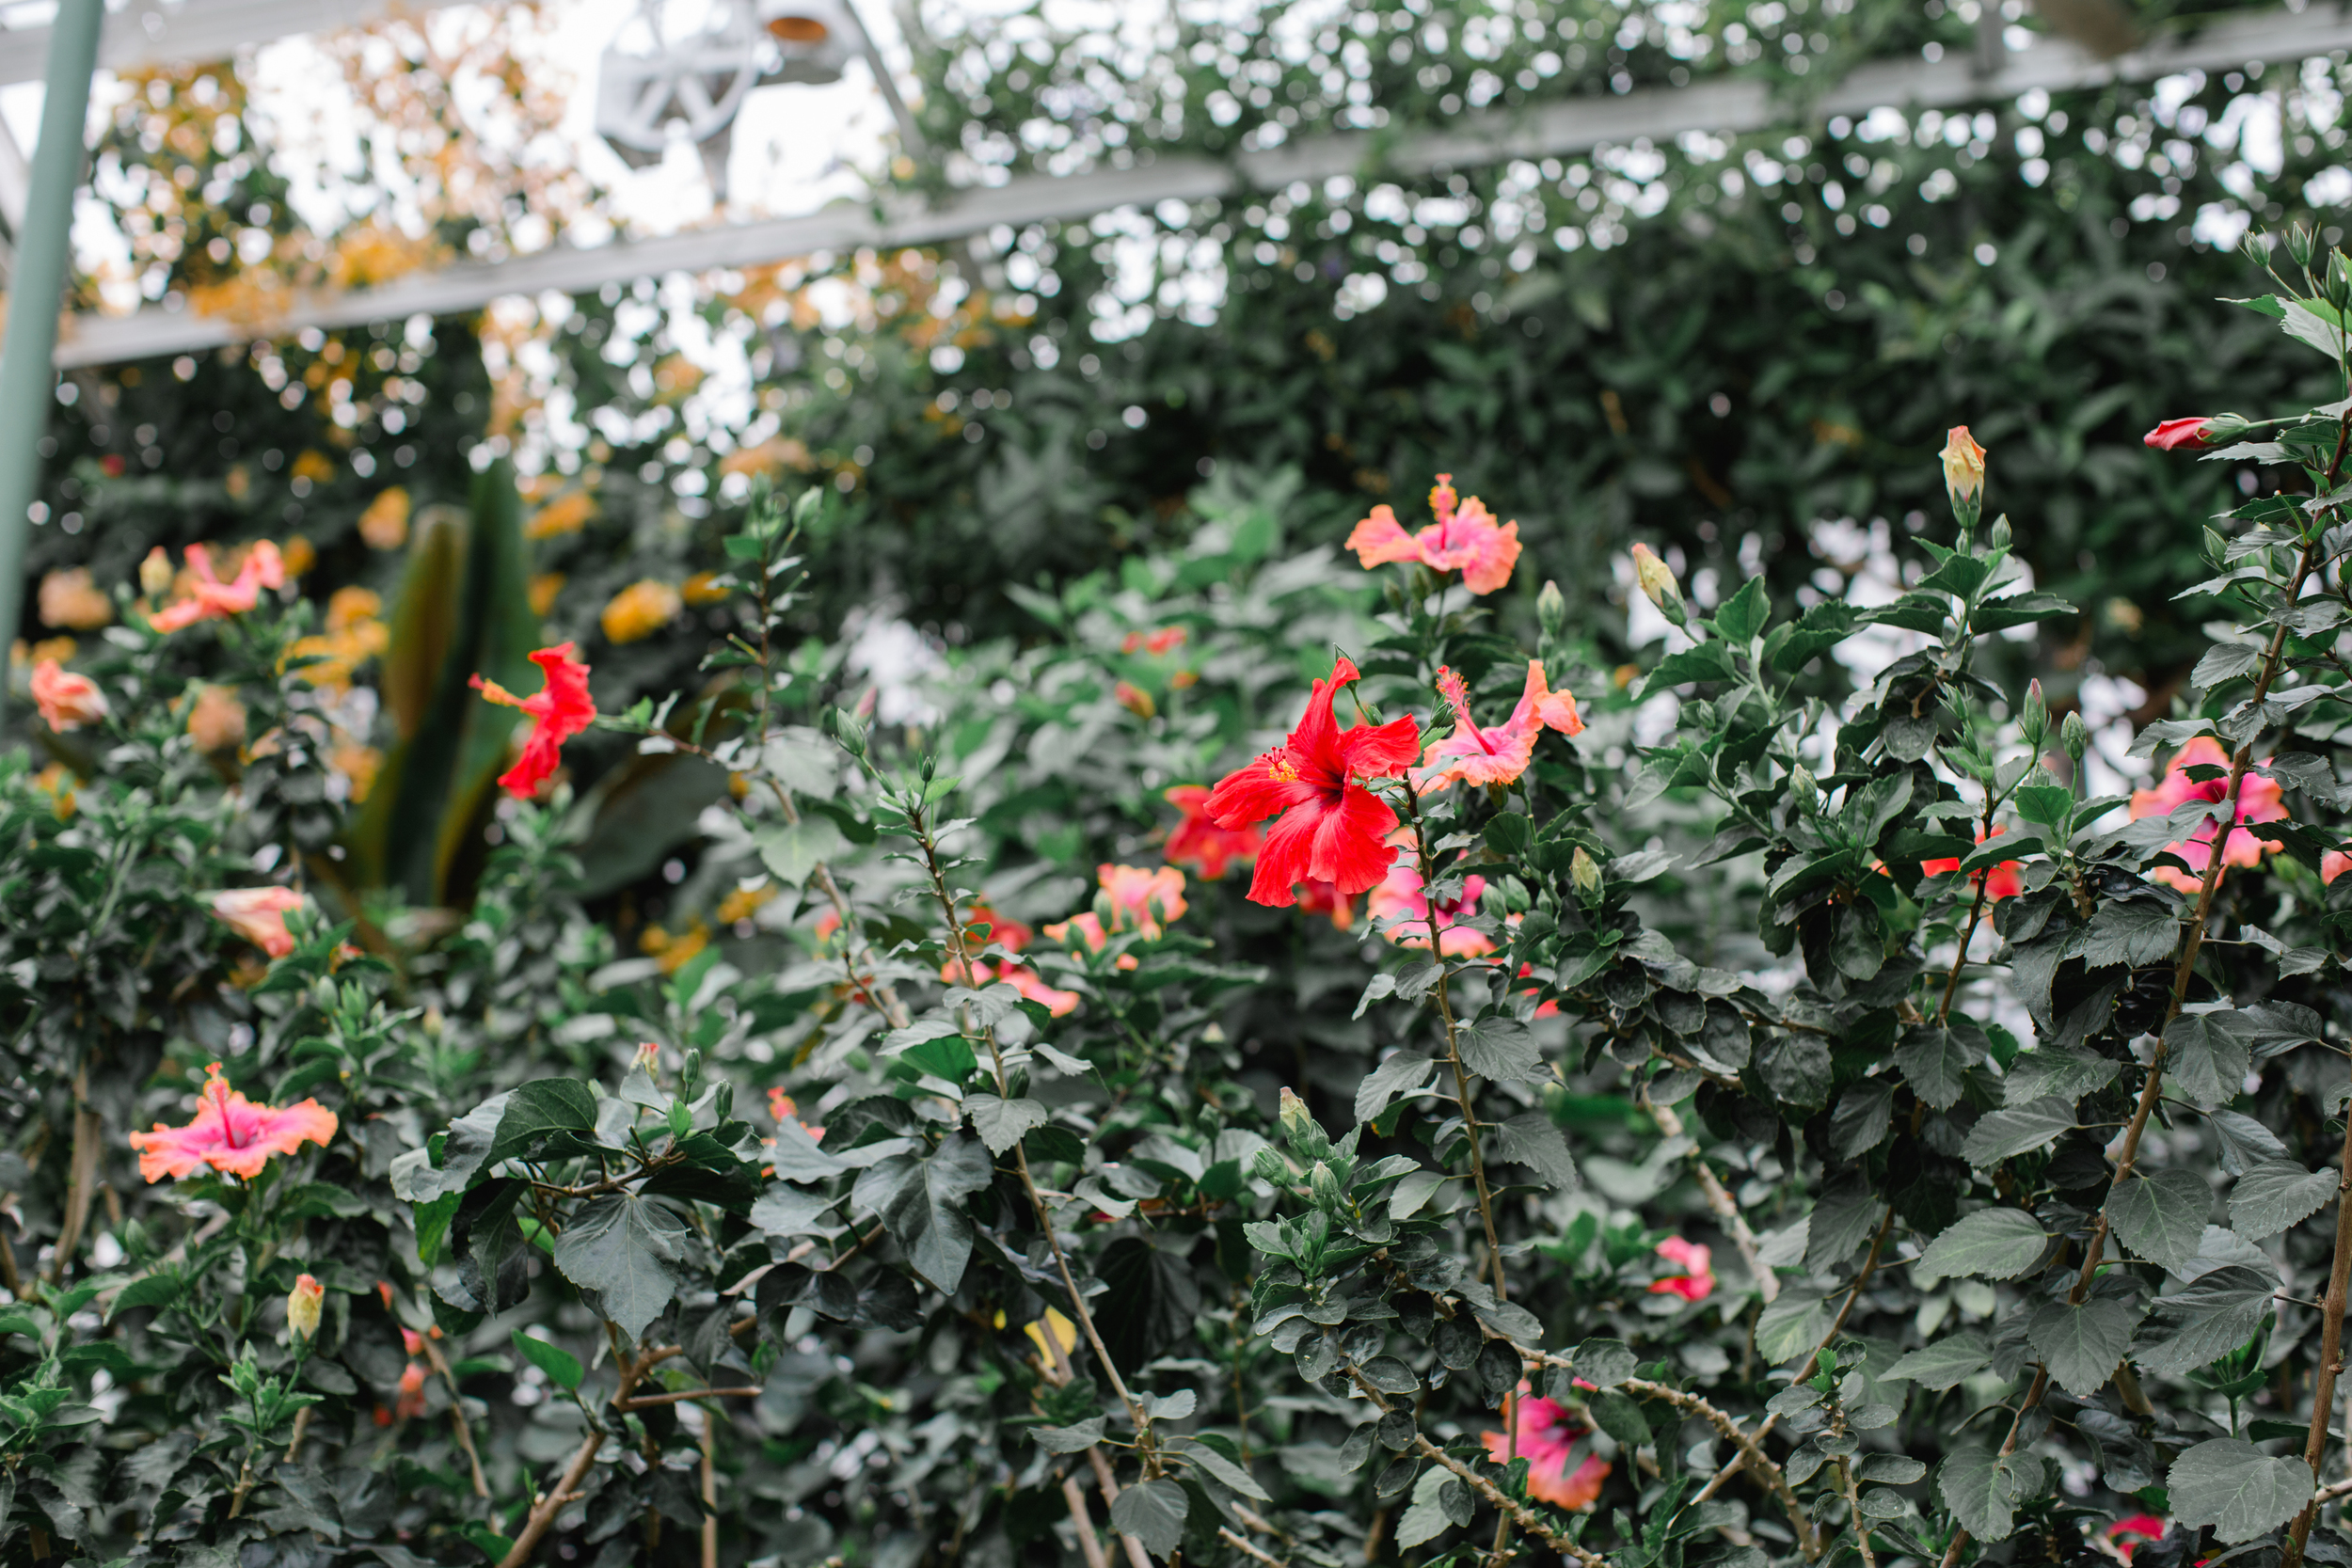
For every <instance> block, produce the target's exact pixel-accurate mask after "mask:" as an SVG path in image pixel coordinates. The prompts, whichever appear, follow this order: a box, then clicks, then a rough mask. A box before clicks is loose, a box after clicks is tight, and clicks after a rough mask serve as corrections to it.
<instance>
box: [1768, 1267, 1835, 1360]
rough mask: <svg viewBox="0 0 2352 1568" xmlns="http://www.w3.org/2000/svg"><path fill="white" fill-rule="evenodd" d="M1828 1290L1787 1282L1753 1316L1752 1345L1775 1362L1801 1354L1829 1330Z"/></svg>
mask: <svg viewBox="0 0 2352 1568" xmlns="http://www.w3.org/2000/svg"><path fill="white" fill-rule="evenodd" d="M1829 1323H1830V1307H1829V1292H1828V1291H1823V1290H1820V1289H1819V1288H1817V1287H1813V1286H1796V1285H1792V1286H1788V1287H1785V1288H1784V1289H1783V1290H1782V1291H1781V1292H1780V1295H1779V1296H1778V1297H1777V1298H1776V1299H1775V1300H1774V1301H1773V1302H1772V1305H1771V1306H1770V1307H1766V1308H1764V1310H1763V1311H1762V1312H1761V1313H1759V1314H1757V1316H1756V1353H1757V1354H1760V1355H1762V1356H1763V1357H1764V1359H1765V1360H1767V1361H1771V1362H1774V1363H1778V1362H1782V1361H1787V1360H1788V1359H1789V1358H1790V1357H1792V1356H1798V1355H1803V1354H1806V1353H1807V1352H1809V1351H1810V1350H1812V1349H1813V1347H1814V1346H1816V1345H1818V1344H1820V1342H1821V1337H1822V1336H1823V1335H1825V1334H1827V1333H1828V1332H1829Z"/></svg>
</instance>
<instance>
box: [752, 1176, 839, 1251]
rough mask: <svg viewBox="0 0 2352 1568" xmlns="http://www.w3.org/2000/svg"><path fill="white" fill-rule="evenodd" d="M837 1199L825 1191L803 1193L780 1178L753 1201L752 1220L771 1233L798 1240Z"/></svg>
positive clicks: (814, 1227) (788, 1239)
mask: <svg viewBox="0 0 2352 1568" xmlns="http://www.w3.org/2000/svg"><path fill="white" fill-rule="evenodd" d="M836 1201H838V1200H837V1199H834V1198H829V1197H827V1196H824V1195H823V1194H822V1193H804V1192H803V1191H801V1189H800V1188H798V1187H787V1186H786V1185H785V1184H784V1183H782V1182H777V1183H776V1184H775V1185H774V1186H771V1187H770V1188H769V1189H768V1190H767V1191H766V1192H765V1193H762V1194H761V1195H760V1196H759V1198H758V1200H757V1201H755V1203H753V1205H752V1212H751V1221H752V1223H753V1224H754V1225H755V1226H757V1227H759V1228H760V1229H762V1230H764V1231H766V1232H767V1233H768V1234H769V1235H771V1236H775V1237H780V1238H782V1239H784V1240H786V1241H797V1240H799V1239H800V1238H801V1237H803V1236H805V1235H807V1234H808V1233H809V1232H810V1231H812V1230H815V1229H817V1228H818V1222H819V1221H821V1220H822V1219H823V1218H824V1216H825V1213H826V1212H827V1211H828V1210H830V1209H832V1208H833V1206H834V1203H835V1202H836Z"/></svg>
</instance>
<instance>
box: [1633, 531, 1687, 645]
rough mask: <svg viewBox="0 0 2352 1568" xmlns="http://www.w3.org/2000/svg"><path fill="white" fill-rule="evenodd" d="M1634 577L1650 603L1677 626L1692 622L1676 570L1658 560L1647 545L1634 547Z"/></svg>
mask: <svg viewBox="0 0 2352 1568" xmlns="http://www.w3.org/2000/svg"><path fill="white" fill-rule="evenodd" d="M1633 576H1634V578H1635V580H1637V581H1638V582H1640V583H1641V585H1642V592H1643V593H1645V594H1648V595H1649V602H1650V603H1652V604H1654V605H1656V606H1657V607H1658V608H1659V610H1660V611H1661V613H1662V614H1663V615H1664V616H1665V617H1666V619H1667V620H1669V621H1672V622H1673V623H1674V624H1675V625H1676V626H1682V625H1684V624H1685V623H1687V622H1688V621H1689V620H1690V618H1691V617H1690V611H1689V610H1685V609H1684V608H1683V604H1682V585H1681V584H1680V583H1678V582H1677V581H1675V575H1674V569H1673V568H1672V567H1670V566H1668V565H1667V564H1666V563H1665V562H1662V561H1661V560H1659V559H1658V556H1657V554H1656V553H1655V552H1654V551H1652V550H1651V549H1650V547H1649V546H1647V545H1636V546H1633Z"/></svg>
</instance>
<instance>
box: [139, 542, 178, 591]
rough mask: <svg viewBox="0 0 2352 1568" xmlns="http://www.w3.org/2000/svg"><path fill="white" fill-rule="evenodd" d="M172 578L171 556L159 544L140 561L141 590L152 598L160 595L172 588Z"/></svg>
mask: <svg viewBox="0 0 2352 1568" xmlns="http://www.w3.org/2000/svg"><path fill="white" fill-rule="evenodd" d="M171 578H172V567H171V557H170V556H169V555H168V554H167V553H166V551H165V549H164V547H163V546H161V545H158V546H155V547H154V548H153V549H151V550H150V551H148V552H147V559H146V560H144V561H142V562H139V592H140V593H142V594H146V595H147V596H148V597H149V598H151V599H152V598H156V597H159V596H160V595H162V594H164V593H166V592H167V591H168V590H169V589H170V587H171Z"/></svg>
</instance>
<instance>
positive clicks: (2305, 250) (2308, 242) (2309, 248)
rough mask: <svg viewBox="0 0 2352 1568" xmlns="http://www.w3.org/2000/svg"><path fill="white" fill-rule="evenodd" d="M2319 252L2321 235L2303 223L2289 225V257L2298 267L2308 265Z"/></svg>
mask: <svg viewBox="0 0 2352 1568" xmlns="http://www.w3.org/2000/svg"><path fill="white" fill-rule="evenodd" d="M2318 254H2319V236H2318V235H2316V234H2314V233H2312V231H2311V230H2310V229H2309V228H2308V227H2306V226H2305V225H2303V224H2299V223H2296V224H2290V225H2288V226H2287V259H2288V260H2289V261H2293V262H2294V263H2295V264H2296V266H2298V267H2308V266H2310V265H2311V264H2312V257H2313V256H2316V255H2318Z"/></svg>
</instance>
